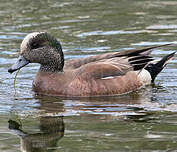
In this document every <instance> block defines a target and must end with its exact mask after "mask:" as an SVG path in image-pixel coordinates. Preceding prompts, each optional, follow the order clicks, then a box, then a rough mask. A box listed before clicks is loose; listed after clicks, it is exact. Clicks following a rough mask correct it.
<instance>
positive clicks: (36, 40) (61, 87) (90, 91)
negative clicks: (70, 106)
mask: <svg viewBox="0 0 177 152" xmlns="http://www.w3.org/2000/svg"><path fill="white" fill-rule="evenodd" d="M161 46H162V45H161ZM157 47H160V46H155V47H149V48H144V49H137V50H128V51H123V52H113V53H104V54H101V55H94V56H90V57H86V58H81V59H69V60H66V61H65V63H64V54H63V52H62V47H61V45H60V43H59V41H57V39H55V38H54V37H53V36H51V35H50V34H48V33H47V32H35V33H30V34H28V35H27V36H26V37H25V38H24V40H23V41H22V43H21V47H20V56H19V58H18V60H17V62H16V63H15V64H14V65H12V67H11V68H9V70H8V72H10V73H12V72H14V71H16V70H18V69H20V68H22V67H24V66H26V65H27V64H29V63H39V64H40V69H39V70H38V73H37V75H36V77H35V79H34V81H33V90H34V91H35V92H36V93H38V94H43V95H51V96H70V97H72V96H87V97H89V96H110V95H120V94H125V93H128V92H131V91H134V90H136V89H138V88H140V87H142V86H145V85H149V84H151V83H152V82H154V80H155V78H156V76H157V75H158V73H159V72H160V71H161V70H162V69H163V68H164V67H165V66H166V64H167V63H168V62H169V61H170V60H171V59H172V57H173V56H174V54H175V52H173V53H171V54H169V55H166V56H164V57H163V58H161V59H158V60H157V59H156V60H155V59H153V57H151V56H150V55H149V54H150V53H151V50H152V49H154V48H157Z"/></svg>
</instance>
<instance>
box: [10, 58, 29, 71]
mask: <svg viewBox="0 0 177 152" xmlns="http://www.w3.org/2000/svg"><path fill="white" fill-rule="evenodd" d="M29 63H30V61H28V60H26V59H25V58H24V57H23V56H22V55H20V56H19V58H18V60H17V62H16V63H15V64H13V65H12V66H11V67H10V68H9V69H8V72H9V73H13V72H15V71H17V70H19V69H21V68H22V67H24V66H26V65H27V64H29Z"/></svg>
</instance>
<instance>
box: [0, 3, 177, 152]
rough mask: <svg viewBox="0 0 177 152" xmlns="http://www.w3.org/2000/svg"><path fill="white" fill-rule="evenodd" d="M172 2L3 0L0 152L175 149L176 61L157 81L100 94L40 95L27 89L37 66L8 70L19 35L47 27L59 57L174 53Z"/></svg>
mask: <svg viewBox="0 0 177 152" xmlns="http://www.w3.org/2000/svg"><path fill="white" fill-rule="evenodd" d="M176 8H177V1H175V0H167V1H164V0H157V1H153V0H109V1H106V0H87V1H86V0H81V1H79V0H66V1H64V0H59V1H57V0H40V1H34V0H32V1H26V0H11V1H10V0H1V1H0V71H1V75H0V151H2V152H18V151H27V152H41V151H42V152H45V151H46V152H53V151H55V152H61V151H63V152H79V151H80V152H83V151H86V152H108V151H109V152H117V151H121V152H122V151H125V152H127V151H137V152H139V151H143V152H144V151H145V152H149V151H153V152H166V151H170V152H171V151H177V143H176V142H177V87H176V86H177V65H176V63H177V60H176V57H175V58H174V59H173V61H171V63H170V64H168V66H167V67H166V68H165V69H164V70H163V71H162V72H161V74H160V75H159V76H158V77H157V79H156V82H155V85H152V86H148V87H147V88H144V89H141V90H138V91H136V92H133V93H131V94H128V95H124V96H119V97H104V98H59V97H46V96H38V95H35V93H34V92H33V91H32V90H31V86H32V81H33V78H34V76H35V74H36V72H37V70H38V68H39V65H38V64H30V65H29V66H27V67H25V68H23V69H22V70H21V71H20V73H19V74H18V76H17V81H16V91H17V92H16V93H17V94H16V96H14V86H13V82H14V76H15V74H12V75H10V74H9V73H8V72H7V69H8V67H10V66H11V65H12V64H13V63H14V62H15V61H16V58H17V56H18V52H19V47H20V43H21V41H22V40H23V38H24V37H25V36H26V35H27V34H28V33H31V32H34V31H47V32H48V33H50V34H52V35H53V36H55V37H56V38H57V39H58V40H59V41H60V42H61V44H62V47H63V50H64V54H65V58H66V59H68V58H79V57H86V56H89V55H94V54H100V53H104V52H115V51H121V50H127V49H131V48H140V47H145V46H152V45H158V44H166V43H168V42H173V43H174V45H173V46H168V47H165V48H158V49H155V50H154V52H152V55H153V56H154V57H155V58H158V57H162V56H164V55H166V54H169V53H171V52H173V51H176V44H177V15H176Z"/></svg>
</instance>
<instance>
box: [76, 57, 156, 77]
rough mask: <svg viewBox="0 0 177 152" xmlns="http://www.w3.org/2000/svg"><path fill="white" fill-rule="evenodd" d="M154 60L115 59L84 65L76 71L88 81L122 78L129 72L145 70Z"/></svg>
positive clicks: (140, 58) (142, 58) (150, 58)
mask: <svg viewBox="0 0 177 152" xmlns="http://www.w3.org/2000/svg"><path fill="white" fill-rule="evenodd" d="M152 60H153V58H152V57H150V56H147V55H137V56H133V57H131V56H130V57H115V58H110V59H103V60H100V61H96V62H91V63H88V64H85V65H82V66H81V67H80V68H77V69H76V70H77V71H78V72H77V75H78V76H79V75H80V76H82V78H86V79H87V78H88V79H106V78H108V77H115V76H122V75H125V74H126V73H127V72H129V71H137V70H141V69H143V68H144V66H145V65H147V64H148V62H150V61H152Z"/></svg>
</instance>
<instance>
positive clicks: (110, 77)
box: [101, 76, 115, 80]
mask: <svg viewBox="0 0 177 152" xmlns="http://www.w3.org/2000/svg"><path fill="white" fill-rule="evenodd" d="M114 78H115V77H112V76H109V77H104V78H101V79H102V80H106V79H114Z"/></svg>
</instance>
